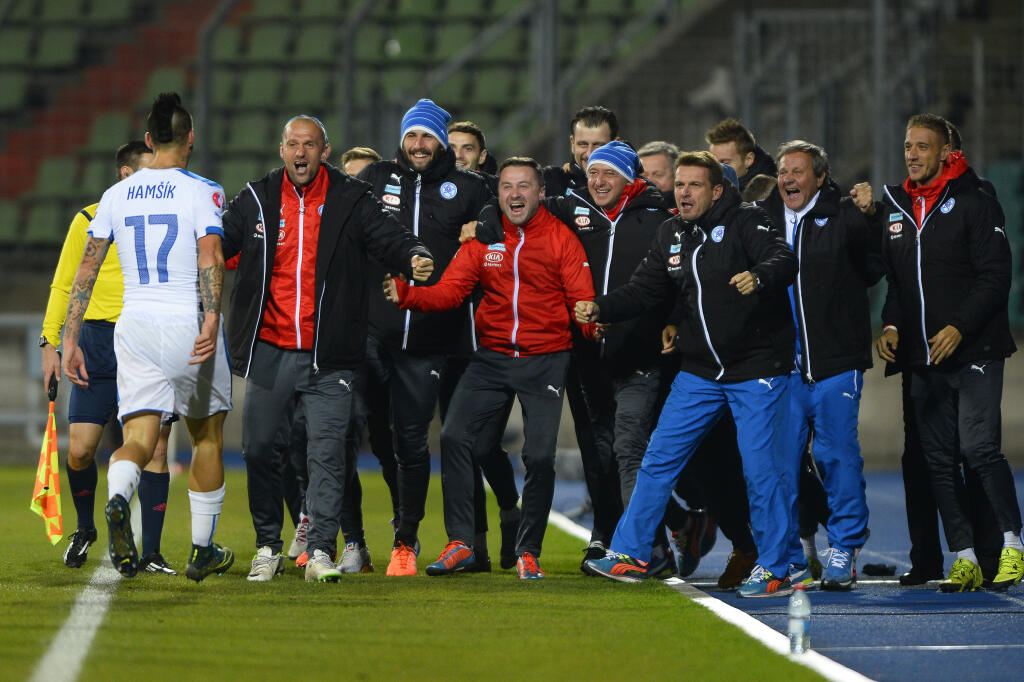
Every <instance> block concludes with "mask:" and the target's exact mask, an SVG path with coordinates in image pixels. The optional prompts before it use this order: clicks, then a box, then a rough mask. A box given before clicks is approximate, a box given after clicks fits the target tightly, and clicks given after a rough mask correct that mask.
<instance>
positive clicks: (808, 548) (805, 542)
mask: <svg viewBox="0 0 1024 682" xmlns="http://www.w3.org/2000/svg"><path fill="white" fill-rule="evenodd" d="M800 545H801V546H802V547H803V548H804V556H805V557H807V558H808V559H811V558H813V557H816V556H817V555H818V547H817V546H816V545H815V544H814V536H813V535H811V536H810V537H806V538H800Z"/></svg>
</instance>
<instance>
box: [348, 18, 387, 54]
mask: <svg viewBox="0 0 1024 682" xmlns="http://www.w3.org/2000/svg"><path fill="white" fill-rule="evenodd" d="M355 58H356V61H358V62H363V63H375V62H379V61H380V60H381V59H383V58H384V29H383V28H381V27H380V26H378V25H376V24H364V25H362V26H360V27H359V34H358V35H357V36H356V48H355Z"/></svg>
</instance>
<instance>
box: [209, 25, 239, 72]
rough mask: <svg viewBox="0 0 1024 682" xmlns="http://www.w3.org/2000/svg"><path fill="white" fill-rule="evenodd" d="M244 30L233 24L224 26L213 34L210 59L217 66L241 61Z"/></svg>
mask: <svg viewBox="0 0 1024 682" xmlns="http://www.w3.org/2000/svg"><path fill="white" fill-rule="evenodd" d="M241 54H242V29H241V28H239V27H238V26H234V25H232V24H222V25H221V26H220V28H218V29H217V32H216V33H214V34H213V42H212V44H211V45H210V57H211V58H212V59H213V61H214V63H216V64H223V63H225V62H235V61H238V60H239V59H241Z"/></svg>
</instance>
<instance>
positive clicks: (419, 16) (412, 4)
mask: <svg viewBox="0 0 1024 682" xmlns="http://www.w3.org/2000/svg"><path fill="white" fill-rule="evenodd" d="M395 16H397V17H398V19H400V20H407V19H414V20H416V21H424V20H430V19H436V18H437V17H439V16H442V15H441V7H439V6H438V3H437V0H398V6H397V7H396V8H395Z"/></svg>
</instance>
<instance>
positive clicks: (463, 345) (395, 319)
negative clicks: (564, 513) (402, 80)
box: [359, 99, 515, 576]
mask: <svg viewBox="0 0 1024 682" xmlns="http://www.w3.org/2000/svg"><path fill="white" fill-rule="evenodd" d="M450 118H451V117H450V116H449V114H448V112H446V111H445V110H444V109H442V108H441V107H439V106H438V105H437V104H435V103H434V102H432V101H431V100H429V99H422V100H420V101H418V102H417V103H416V104H415V105H414V106H413V107H412V108H411V109H409V111H408V112H406V114H405V116H404V117H403V119H402V129H401V138H402V139H401V145H400V147H399V149H398V151H397V152H396V154H395V160H394V161H379V162H377V163H374V164H371V165H370V166H368V167H367V168H365V169H364V170H363V172H362V173H360V175H359V177H360V179H363V180H366V181H367V182H369V183H370V184H371V185H372V186H373V193H374V194H375V195H376V196H378V197H379V198H380V200H381V201H382V202H383V203H384V208H385V209H386V210H387V211H389V212H390V213H391V214H392V215H393V216H395V217H396V218H397V219H398V221H399V222H400V223H402V225H404V226H405V227H406V229H407V230H409V231H410V232H412V233H413V234H414V235H416V236H418V237H419V238H420V239H422V240H423V242H424V244H426V246H427V247H428V248H429V249H430V251H431V253H432V254H433V257H434V258H435V262H436V266H437V267H436V270H435V271H434V275H433V278H432V279H430V280H429V281H428V284H433V283H434V282H436V281H437V280H438V279H439V278H440V276H441V273H442V272H444V269H445V268H446V267H447V266H448V263H449V262H450V261H451V259H452V257H453V256H454V255H455V253H456V251H457V250H458V248H459V238H460V236H461V234H462V227H463V225H465V224H466V223H469V222H472V221H475V220H476V219H477V217H478V215H479V213H480V209H481V208H483V206H484V205H485V204H486V203H487V202H488V201H489V200H490V198H491V193H490V190H489V189H488V187H487V183H486V181H485V180H484V179H483V177H482V176H480V175H478V174H477V173H474V172H472V171H469V170H465V169H462V168H459V167H457V166H456V163H455V154H454V152H453V151H452V149H451V148H450V147H449V146H448V131H447V128H446V125H447V123H448V121H449V119H450ZM388 271H389V268H387V267H384V268H379V269H375V270H374V271H373V272H371V273H370V275H369V277H368V282H369V283H370V285H371V287H372V289H373V292H372V293H371V297H370V298H371V300H370V338H369V340H368V342H367V343H368V353H369V355H370V356H371V360H372V362H371V367H383V368H384V369H385V371H386V372H387V373H388V374H389V377H388V381H389V382H390V391H391V411H392V416H393V425H394V431H395V442H396V445H397V448H396V454H397V456H398V486H399V496H400V499H401V512H402V513H401V518H400V519H399V522H398V529H397V530H396V532H395V544H394V548H393V550H392V555H391V562H390V564H389V565H388V571H387V574H388V575H392V576H400V575H401V576H405V575H416V571H417V567H416V548H417V547H418V539H417V533H418V529H419V524H420V521H421V520H422V519H423V514H424V505H425V503H426V498H427V487H428V484H429V482H430V451H429V449H428V447H427V435H428V430H429V428H430V422H431V420H432V419H433V417H434V407H435V405H437V402H438V396H439V391H440V388H441V385H442V379H443V378H444V377H443V375H444V374H445V373H446V372H447V371H448V370H447V368H446V365H447V360H448V357H449V356H455V357H460V356H468V355H469V354H470V353H472V352H473V350H474V349H475V347H476V340H475V338H474V332H473V326H472V325H473V313H472V310H473V306H472V304H471V302H470V300H469V299H468V298H467V299H466V300H465V301H463V302H462V303H461V304H460V305H458V306H456V307H454V308H453V309H451V310H447V311H445V312H441V313H436V314H431V315H427V314H425V313H421V312H413V311H411V310H398V309H397V308H395V306H393V305H391V304H390V303H388V302H387V300H386V299H385V298H384V294H383V293H382V292H381V290H380V286H379V285H380V282H381V281H382V280H383V279H384V275H385V273H386V272H388ZM395 274H397V272H396V273H395ZM446 407H447V406H442V408H443V409H442V414H444V413H446V411H447V410H446V409H444V408H446ZM491 440H494V439H491ZM493 444H494V445H497V442H496V441H495V442H494V443H493ZM498 451H499V452H500V449H498ZM502 456H503V455H502ZM504 471H505V474H506V475H505V476H503V477H502V480H503V481H504V484H499V483H497V482H496V481H494V480H492V487H495V488H496V489H497V486H499V485H504V486H505V487H511V488H512V491H511V492H509V493H508V496H510V497H514V496H515V492H514V485H515V483H514V480H513V479H512V477H511V468H510V467H509V466H508V464H507V459H506V463H505V468H504ZM482 489H483V488H482V485H481V486H480V488H479V489H478V491H482ZM502 497H505V494H503V495H502ZM481 530H484V529H481ZM479 549H480V550H481V552H480V554H479V555H477V557H476V558H477V559H478V560H480V561H481V563H482V565H481V566H480V569H481V570H489V565H490V564H489V559H488V560H487V561H484V560H485V559H486V558H487V557H486V555H485V553H484V549H483V547H479Z"/></svg>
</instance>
